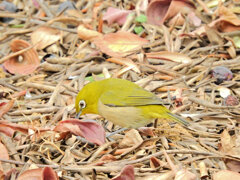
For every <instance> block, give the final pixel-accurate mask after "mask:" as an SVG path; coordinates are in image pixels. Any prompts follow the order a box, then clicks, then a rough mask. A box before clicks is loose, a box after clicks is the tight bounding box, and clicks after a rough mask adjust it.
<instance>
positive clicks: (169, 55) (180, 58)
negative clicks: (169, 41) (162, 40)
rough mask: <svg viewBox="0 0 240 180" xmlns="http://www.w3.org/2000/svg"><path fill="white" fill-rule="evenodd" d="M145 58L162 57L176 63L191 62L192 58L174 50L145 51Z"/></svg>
mask: <svg viewBox="0 0 240 180" xmlns="http://www.w3.org/2000/svg"><path fill="white" fill-rule="evenodd" d="M146 56H147V58H155V59H162V60H168V61H173V62H177V63H191V62H192V59H191V58H190V57H188V56H187V55H185V54H181V53H176V52H168V51H161V52H152V53H146Z"/></svg>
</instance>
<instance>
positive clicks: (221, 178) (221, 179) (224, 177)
mask: <svg viewBox="0 0 240 180" xmlns="http://www.w3.org/2000/svg"><path fill="white" fill-rule="evenodd" d="M228 179H231V180H235V179H236V180H237V179H240V174H239V173H237V172H233V171H229V170H221V171H218V172H217V173H214V174H213V180H228Z"/></svg>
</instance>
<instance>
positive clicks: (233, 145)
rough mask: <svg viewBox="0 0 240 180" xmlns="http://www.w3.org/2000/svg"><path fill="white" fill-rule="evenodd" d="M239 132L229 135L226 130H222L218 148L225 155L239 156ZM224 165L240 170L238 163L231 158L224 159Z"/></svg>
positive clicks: (233, 169)
mask: <svg viewBox="0 0 240 180" xmlns="http://www.w3.org/2000/svg"><path fill="white" fill-rule="evenodd" d="M238 139H239V134H235V135H234V136H230V135H229V133H228V131H227V130H224V131H223V132H222V134H221V144H220V147H219V150H220V151H221V152H223V153H225V154H227V155H232V156H239V154H240V144H239V140H238ZM225 163H226V166H227V167H228V168H229V169H230V170H232V171H236V172H240V170H239V169H240V163H239V162H238V161H235V160H232V159H225Z"/></svg>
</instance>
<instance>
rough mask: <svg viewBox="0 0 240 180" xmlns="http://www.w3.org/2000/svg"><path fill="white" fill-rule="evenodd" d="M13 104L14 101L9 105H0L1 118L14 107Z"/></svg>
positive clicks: (8, 103)
mask: <svg viewBox="0 0 240 180" xmlns="http://www.w3.org/2000/svg"><path fill="white" fill-rule="evenodd" d="M13 104H14V100H10V101H9V102H7V103H1V104H0V118H1V117H2V116H3V115H4V114H5V113H7V112H8V111H9V110H10V109H11V108H12V107H13Z"/></svg>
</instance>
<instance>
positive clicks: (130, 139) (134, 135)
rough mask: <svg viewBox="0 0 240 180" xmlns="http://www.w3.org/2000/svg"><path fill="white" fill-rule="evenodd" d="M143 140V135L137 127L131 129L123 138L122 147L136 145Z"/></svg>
mask: <svg viewBox="0 0 240 180" xmlns="http://www.w3.org/2000/svg"><path fill="white" fill-rule="evenodd" d="M142 142H143V139H142V137H141V136H140V134H139V132H138V131H137V130H136V129H131V130H130V131H128V132H127V133H126V134H125V136H124V138H123V140H122V141H121V142H120V143H119V146H120V147H129V146H134V145H139V144H141V143H142Z"/></svg>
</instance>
